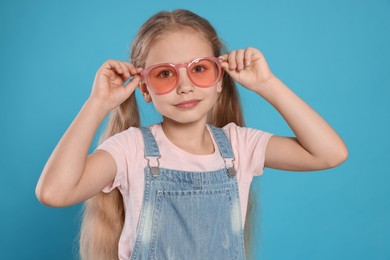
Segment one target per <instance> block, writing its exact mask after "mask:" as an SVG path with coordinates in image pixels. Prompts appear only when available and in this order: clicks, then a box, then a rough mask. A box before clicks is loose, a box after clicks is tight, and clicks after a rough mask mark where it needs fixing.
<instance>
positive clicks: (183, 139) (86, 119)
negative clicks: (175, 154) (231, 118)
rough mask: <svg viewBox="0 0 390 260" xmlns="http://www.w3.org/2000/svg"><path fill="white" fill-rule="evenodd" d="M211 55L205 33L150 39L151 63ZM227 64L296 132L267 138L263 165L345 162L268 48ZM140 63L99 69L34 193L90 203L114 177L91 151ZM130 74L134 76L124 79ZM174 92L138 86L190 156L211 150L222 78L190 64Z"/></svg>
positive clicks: (310, 166) (293, 167)
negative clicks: (201, 81) (207, 77)
mask: <svg viewBox="0 0 390 260" xmlns="http://www.w3.org/2000/svg"><path fill="white" fill-rule="evenodd" d="M204 56H212V51H211V46H210V45H209V43H207V42H206V41H204V39H203V38H202V37H200V35H198V34H196V33H193V32H192V33H189V32H180V31H179V32H174V33H167V35H166V36H165V38H164V39H163V40H159V41H156V42H154V43H153V45H152V47H151V49H150V51H149V53H148V56H147V58H146V67H148V66H151V65H154V64H158V63H165V62H170V63H184V62H188V61H190V60H192V59H194V58H196V57H204ZM221 58H223V59H224V62H223V63H222V68H223V69H224V70H225V72H226V73H228V74H229V75H230V76H231V77H232V78H233V79H234V80H235V81H236V82H238V83H239V84H240V85H242V86H244V87H245V88H247V89H249V90H251V91H253V94H254V95H258V96H259V97H260V98H264V99H265V100H267V101H268V102H269V103H270V104H271V105H272V106H273V107H274V108H275V109H276V110H277V111H278V112H279V113H280V114H281V116H282V117H283V118H284V119H285V120H286V122H287V123H288V125H289V126H290V127H291V129H292V131H293V132H294V134H295V136H296V137H283V136H277V135H274V136H272V137H271V138H270V140H269V141H268V144H267V147H266V152H265V167H270V168H275V169H282V170H290V171H313V170H321V169H327V168H331V167H335V166H337V165H339V164H340V163H342V162H343V161H345V160H346V158H347V156H348V150H347V148H346V146H345V144H344V142H343V141H342V139H341V138H340V137H339V136H338V135H337V133H336V132H335V131H334V130H333V129H332V127H331V126H330V125H329V124H328V123H327V122H326V121H325V120H324V119H323V118H322V117H321V116H320V115H318V114H317V113H316V112H315V111H314V110H313V109H312V108H311V107H310V106H309V105H307V104H306V103H305V102H304V101H303V100H302V99H300V98H299V97H298V96H297V95H296V94H295V93H293V92H292V91H291V90H290V89H289V88H288V87H287V86H286V85H285V84H284V83H283V82H282V81H281V80H279V79H278V78H277V77H276V76H275V75H273V73H272V72H271V70H270V68H269V67H268V64H267V62H266V60H265V58H264V56H263V54H262V53H261V52H260V51H259V50H257V49H256V48H251V47H249V48H246V49H239V50H233V51H230V52H229V53H228V54H226V55H223V56H221ZM141 71H142V68H135V67H134V66H133V65H132V64H130V63H128V62H123V61H118V60H108V61H106V62H105V63H103V64H102V66H101V67H100V68H99V70H98V71H97V73H96V76H95V80H94V83H93V86H92V91H91V95H90V96H89V98H88V99H87V101H86V102H85V103H84V105H83V107H82V108H81V110H80V112H79V113H78V115H77V116H76V118H75V119H74V120H73V122H72V124H71V125H70V126H69V128H68V129H67V131H66V132H65V133H64V135H63V136H62V138H61V140H60V141H59V143H58V144H57V146H56V147H55V149H54V151H53V152H52V154H51V156H50V158H49V159H48V161H47V163H46V165H45V167H44V169H43V171H42V173H41V176H40V178H39V181H38V183H37V187H36V196H37V198H38V199H39V200H40V201H41V202H42V203H43V204H46V205H49V206H53V207H64V206H70V205H74V204H77V203H80V202H82V201H85V200H87V199H89V198H91V197H92V196H94V195H95V194H97V193H98V192H100V191H101V190H102V189H103V188H104V187H105V186H107V185H108V184H109V183H111V182H112V181H113V180H114V178H115V175H116V172H117V169H116V163H115V160H114V159H113V157H112V156H111V155H110V154H109V153H108V152H106V151H104V150H97V151H95V152H94V153H92V154H90V155H88V151H89V148H90V146H91V143H92V140H93V137H94V135H95V133H96V131H97V129H98V127H99V126H100V124H101V123H102V122H103V120H104V118H105V117H106V116H107V115H108V113H109V112H110V111H111V110H113V109H114V108H116V107H118V106H119V105H120V104H121V103H123V102H124V101H125V100H126V99H127V98H128V97H129V96H130V95H132V93H133V92H134V91H135V89H136V88H137V86H139V85H141V86H143V85H142V84H140V82H141V79H140V77H139V76H137V75H138V74H139V73H140V72H141ZM131 76H134V79H133V80H132V81H130V82H128V83H127V84H126V85H125V86H123V84H124V83H125V82H126V81H127V79H128V78H129V77H131ZM180 77H181V80H180V82H179V84H178V86H177V87H176V89H174V90H173V91H172V92H170V93H168V94H165V95H157V94H155V93H153V91H151V90H150V89H149V88H148V87H145V86H144V87H141V88H140V90H141V92H142V94H143V96H144V99H145V101H146V102H153V104H154V106H155V107H156V109H157V110H158V111H159V112H160V113H161V114H162V116H163V122H162V127H163V131H164V133H165V134H166V136H167V137H168V138H169V139H170V141H171V142H173V143H174V144H175V145H176V146H178V147H180V148H181V149H183V150H185V151H187V152H190V153H193V154H211V153H213V152H214V147H213V143H212V139H211V136H210V134H209V132H208V131H207V129H206V120H207V113H208V112H209V111H210V109H211V108H212V107H213V105H214V103H215V101H216V100H217V97H218V95H219V93H220V92H221V90H222V87H223V86H221V83H220V82H218V83H217V84H215V85H214V86H211V87H210V88H199V87H196V86H194V85H193V84H192V83H191V81H190V80H189V79H188V77H187V75H186V72H185V69H182V68H181V69H180ZM194 98H195V99H198V100H200V102H199V103H198V105H197V106H195V107H194V108H191V109H179V108H177V107H176V106H175V104H177V103H179V102H181V101H184V100H190V99H194Z"/></svg>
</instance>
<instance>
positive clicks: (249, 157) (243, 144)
mask: <svg viewBox="0 0 390 260" xmlns="http://www.w3.org/2000/svg"><path fill="white" fill-rule="evenodd" d="M150 130H151V132H152V134H153V136H154V137H155V139H156V142H157V145H158V147H159V150H160V154H161V158H160V167H161V168H168V169H177V170H184V171H214V170H218V169H222V168H225V163H224V161H223V159H222V157H221V155H220V153H219V150H218V146H217V144H216V143H215V140H214V137H213V135H212V133H211V132H210V135H211V137H212V139H213V143H214V147H215V149H214V150H215V152H214V153H213V154H209V155H194V154H191V153H188V152H186V151H184V150H182V149H180V148H179V147H177V146H176V145H174V144H173V143H172V142H171V141H169V139H168V138H167V137H166V136H165V134H164V132H163V130H162V128H161V125H160V124H155V125H152V126H151V128H150ZM223 130H224V131H225V133H226V134H227V136H228V138H229V140H230V142H231V144H232V148H233V153H234V156H235V166H236V170H237V180H238V189H239V194H240V203H241V212H242V225H243V227H244V223H245V216H246V210H247V203H248V195H249V188H250V185H251V182H252V178H253V176H260V175H261V174H262V173H263V169H264V157H265V148H266V145H267V142H268V140H269V138H270V137H271V136H272V134H270V133H268V132H264V131H260V130H256V129H252V128H246V127H239V126H237V125H236V124H234V123H230V124H228V125H226V126H224V127H223ZM209 131H210V130H209ZM97 149H104V150H106V151H108V152H109V153H110V154H111V155H112V156H113V158H114V160H115V162H116V165H117V174H116V177H115V179H114V181H113V183H112V184H110V185H108V186H107V187H105V188H104V189H103V192H110V191H111V190H113V189H114V188H116V187H117V188H118V189H119V191H120V192H121V194H122V196H123V201H124V208H125V214H126V217H125V223H124V227H123V230H122V234H121V237H120V240H119V259H129V258H130V255H131V252H132V250H133V247H134V244H135V239H136V229H137V223H138V219H139V216H140V212H141V206H142V201H143V195H144V168H145V167H146V163H147V162H146V160H145V158H144V142H143V137H142V132H141V130H140V129H139V128H134V127H130V128H129V129H127V130H125V131H123V132H120V133H118V134H116V135H114V136H112V137H110V138H108V139H107V140H105V141H104V142H103V143H102V144H101V145H99V146H98V147H97V148H96V150H97ZM177 162H180V163H177ZM151 163H152V162H151Z"/></svg>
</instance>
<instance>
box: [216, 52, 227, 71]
mask: <svg viewBox="0 0 390 260" xmlns="http://www.w3.org/2000/svg"><path fill="white" fill-rule="evenodd" d="M218 59H219V60H220V64H221V67H222V68H223V69H224V70H227V69H228V68H229V64H228V63H227V59H228V55H227V54H223V55H220V56H219V57H218Z"/></svg>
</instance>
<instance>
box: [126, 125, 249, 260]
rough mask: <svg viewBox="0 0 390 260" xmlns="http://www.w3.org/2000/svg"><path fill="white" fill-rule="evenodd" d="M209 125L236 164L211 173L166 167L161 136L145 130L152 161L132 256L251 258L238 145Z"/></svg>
mask: <svg viewBox="0 0 390 260" xmlns="http://www.w3.org/2000/svg"><path fill="white" fill-rule="evenodd" d="M208 127H209V128H210V130H211V132H212V134H213V136H214V139H215V141H216V143H217V145H218V148H219V152H220V154H221V156H222V158H223V159H224V161H225V166H226V165H227V161H230V164H232V167H227V166H226V168H225V169H220V170H216V171H208V172H190V171H181V170H174V169H165V168H160V167H159V158H161V156H160V152H159V149H158V146H157V143H156V140H155V138H154V136H153V135H152V133H151V131H150V129H149V128H145V127H144V128H141V131H142V134H143V138H144V143H145V159H146V160H147V162H148V164H147V167H145V170H144V175H145V176H144V177H145V190H144V198H143V204H142V208H141V213H140V219H139V225H138V227H137V237H136V241H135V245H134V248H133V252H132V255H131V260H136V259H137V260H140V259H156V260H161V259H163V260H184V259H191V260H203V259H216V260H230V259H237V260H244V259H245V251H244V238H243V227H242V217H241V206H240V199H239V193H238V184H237V175H236V171H235V169H234V155H233V151H232V147H231V145H230V142H229V140H228V138H227V136H226V135H225V133H224V131H223V130H222V129H220V128H216V127H213V126H211V125H209V126H208ZM162 156H164V155H162ZM151 159H152V160H151ZM152 162H153V163H152ZM178 163H180V162H178ZM152 164H153V165H152Z"/></svg>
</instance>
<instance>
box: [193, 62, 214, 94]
mask: <svg viewBox="0 0 390 260" xmlns="http://www.w3.org/2000/svg"><path fill="white" fill-rule="evenodd" d="M219 73H220V69H219V67H218V64H217V63H216V62H215V61H213V60H208V59H200V60H198V61H196V62H194V63H192V64H191V66H190V67H189V68H188V76H189V77H190V79H191V80H192V82H193V83H194V84H195V85H197V86H198V87H204V88H205V87H210V86H211V85H213V84H215V83H216V81H217V80H218V78H219Z"/></svg>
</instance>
